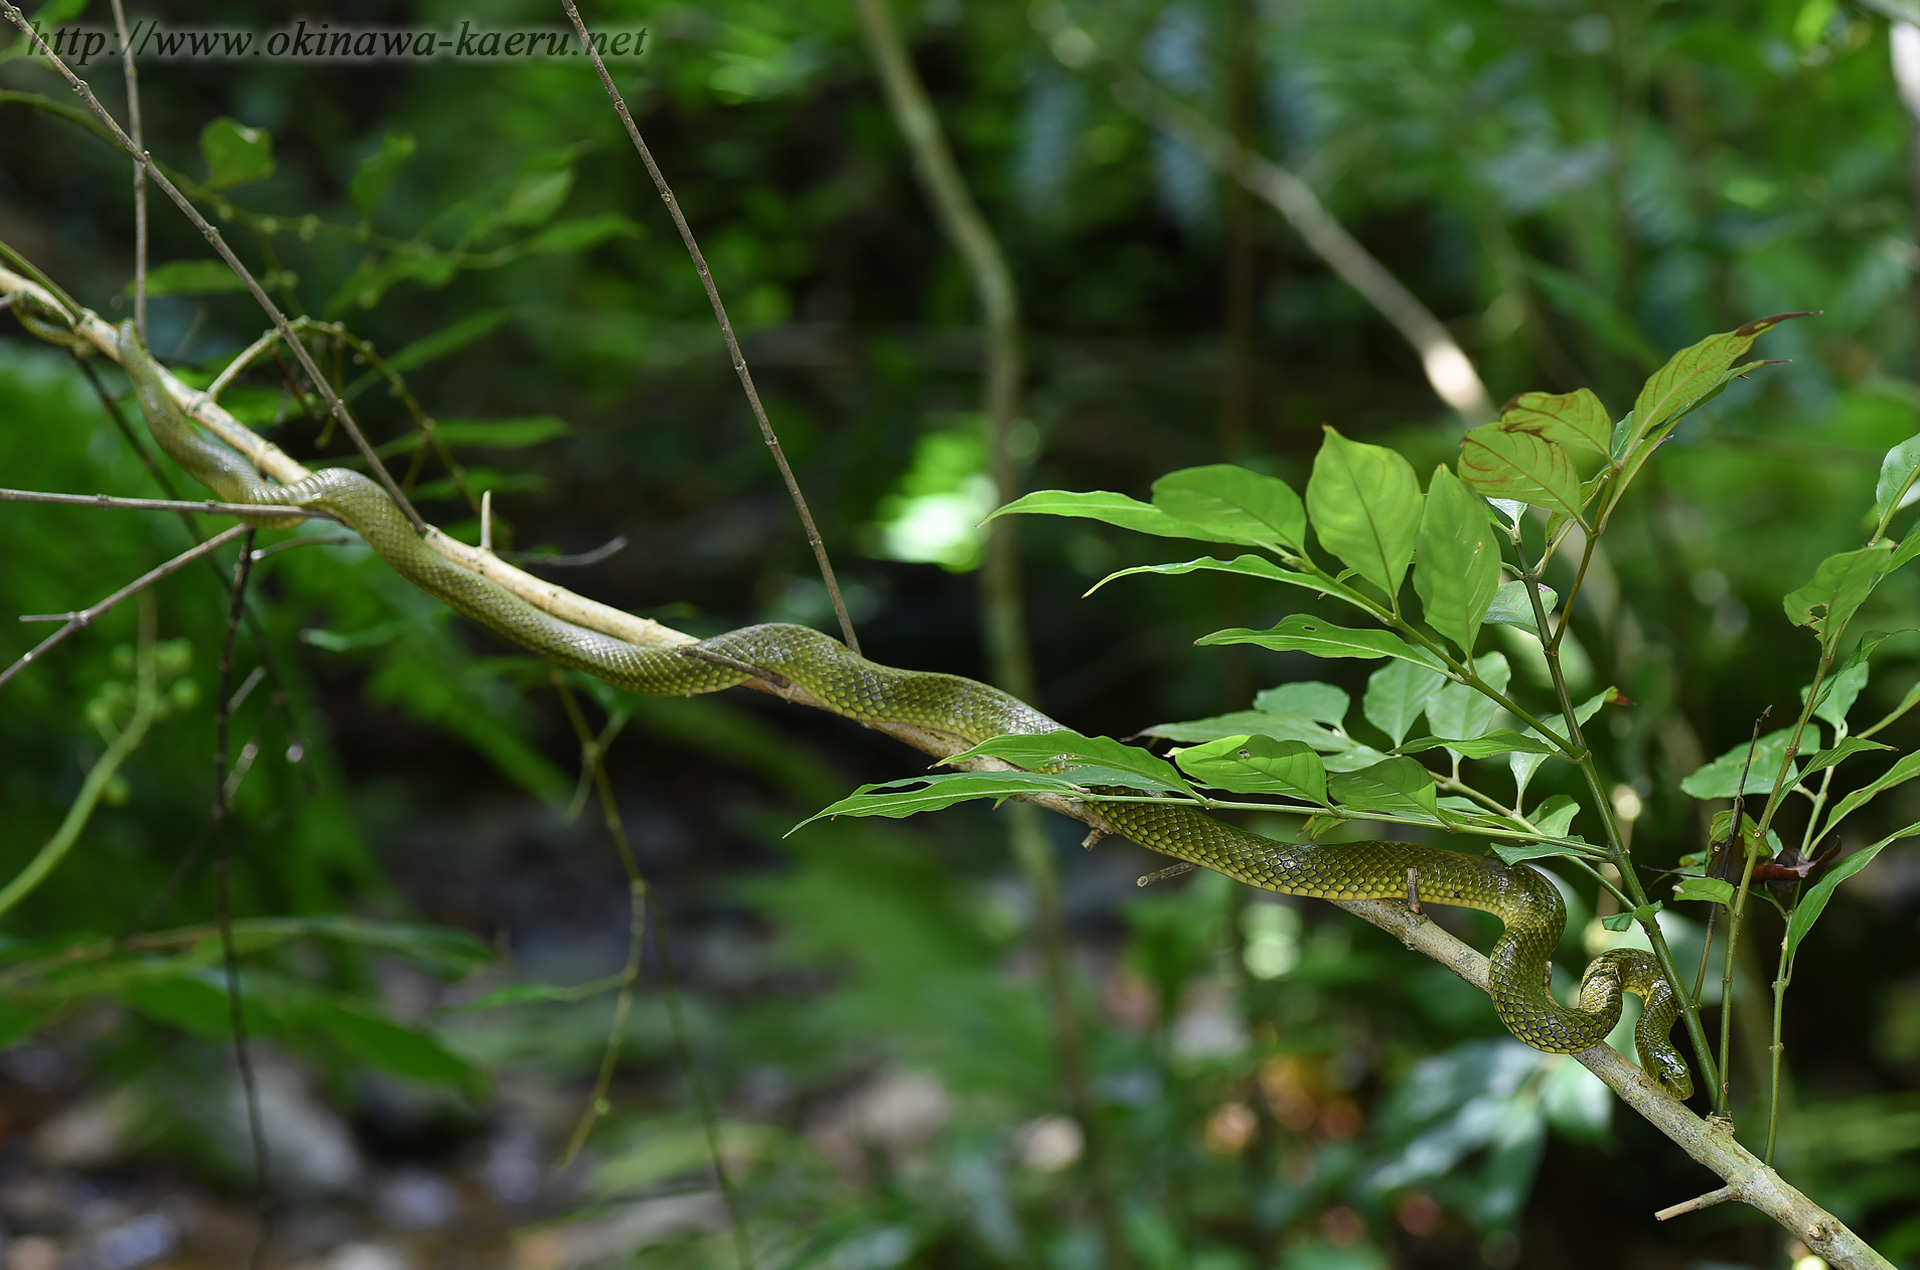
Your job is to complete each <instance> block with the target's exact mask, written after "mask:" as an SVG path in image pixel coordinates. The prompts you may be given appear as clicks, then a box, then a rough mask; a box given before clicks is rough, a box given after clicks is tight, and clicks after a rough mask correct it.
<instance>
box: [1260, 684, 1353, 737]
mask: <svg viewBox="0 0 1920 1270" xmlns="http://www.w3.org/2000/svg"><path fill="white" fill-rule="evenodd" d="M1352 704H1353V698H1352V697H1349V696H1348V695H1347V693H1346V690H1345V689H1343V688H1336V687H1334V686H1333V685H1332V684H1323V683H1320V682H1318V681H1317V680H1313V679H1301V680H1298V681H1296V682H1294V683H1290V684H1281V685H1279V686H1278V687H1275V688H1268V689H1265V690H1264V691H1261V692H1258V693H1255V694H1254V698H1253V708H1254V709H1255V710H1265V711H1271V712H1272V713H1274V714H1303V715H1305V716H1306V717H1307V718H1309V719H1312V720H1314V721H1315V722H1318V723H1328V724H1332V725H1333V726H1334V727H1336V728H1337V727H1339V726H1340V725H1341V724H1343V723H1345V722H1346V719H1347V710H1348V708H1349V707H1351V706H1352Z"/></svg>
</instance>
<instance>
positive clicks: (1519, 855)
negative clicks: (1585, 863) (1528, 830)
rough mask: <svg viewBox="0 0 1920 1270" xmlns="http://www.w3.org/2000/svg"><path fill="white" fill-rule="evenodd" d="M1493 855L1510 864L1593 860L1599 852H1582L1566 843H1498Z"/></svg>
mask: <svg viewBox="0 0 1920 1270" xmlns="http://www.w3.org/2000/svg"><path fill="white" fill-rule="evenodd" d="M1493 853H1494V854H1495V855H1497V856H1499V857H1500V858H1501V859H1502V860H1505V861H1506V862H1507V863H1508V864H1521V863H1523V862H1525V861H1527V860H1591V859H1593V858H1594V857H1595V856H1596V855H1598V854H1600V853H1599V852H1598V851H1597V850H1585V851H1583V850H1581V849H1580V848H1579V847H1575V846H1571V845H1569V844H1567V843H1564V842H1496V843H1494V844H1493Z"/></svg>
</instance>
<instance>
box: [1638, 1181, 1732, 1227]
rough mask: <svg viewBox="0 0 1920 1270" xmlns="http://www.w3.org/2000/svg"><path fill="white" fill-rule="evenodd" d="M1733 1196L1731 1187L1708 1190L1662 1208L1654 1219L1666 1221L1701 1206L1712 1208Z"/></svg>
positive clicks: (1699, 1208)
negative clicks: (1681, 1202) (1680, 1202)
mask: <svg viewBox="0 0 1920 1270" xmlns="http://www.w3.org/2000/svg"><path fill="white" fill-rule="evenodd" d="M1732 1198H1734V1193H1733V1188H1732V1187H1731V1186H1723V1187H1721V1188H1720V1189H1719V1190H1717V1191H1708V1192H1707V1193H1706V1194H1705V1195H1696V1196H1694V1197H1693V1198H1692V1199H1690V1200H1688V1201H1686V1202H1685V1203H1684V1204H1675V1205H1673V1206H1672V1207H1671V1208H1663V1209H1661V1210H1660V1211H1659V1212H1657V1213H1655V1214H1654V1215H1653V1219H1654V1220H1655V1221H1668V1220H1671V1219H1672V1218H1675V1217H1678V1216H1680V1215H1681V1214H1682V1213H1697V1212H1699V1211H1700V1210H1701V1209H1703V1208H1712V1207H1713V1206H1714V1205H1715V1204H1724V1203H1726V1202H1727V1201H1728V1200H1730V1199H1732Z"/></svg>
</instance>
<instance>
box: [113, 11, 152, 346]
mask: <svg viewBox="0 0 1920 1270" xmlns="http://www.w3.org/2000/svg"><path fill="white" fill-rule="evenodd" d="M113 29H114V33H115V34H116V35H118V36H119V37H120V66H121V73H122V74H123V75H124V76H125V77H126V81H127V127H128V129H129V131H130V132H131V133H132V136H133V145H134V148H135V149H136V150H144V149H146V141H145V140H144V137H145V130H144V128H143V127H142V125H141V122H140V73H139V71H138V70H136V69H135V68H134V64H133V41H132V40H131V39H130V38H128V36H127V10H126V6H125V5H124V4H122V3H121V0H113ZM133 327H134V330H135V331H137V332H138V333H139V335H140V342H141V343H142V344H145V343H146V342H147V169H146V167H145V166H144V165H142V164H141V163H140V162H139V161H137V160H136V161H135V162H134V165H133Z"/></svg>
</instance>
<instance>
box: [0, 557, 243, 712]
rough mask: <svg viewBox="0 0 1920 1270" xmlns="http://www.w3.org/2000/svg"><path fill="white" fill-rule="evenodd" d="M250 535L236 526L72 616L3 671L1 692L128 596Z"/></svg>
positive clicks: (0, 673) (0, 676) (0, 672)
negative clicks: (63, 642)
mask: <svg viewBox="0 0 1920 1270" xmlns="http://www.w3.org/2000/svg"><path fill="white" fill-rule="evenodd" d="M250 532H252V531H251V529H250V527H249V526H246V525H235V526H234V527H233V528H231V529H229V530H227V531H226V532H225V533H223V534H219V535H217V536H216V537H213V538H209V539H207V540H206V541H205V542H203V543H201V544H200V545H199V546H197V547H192V548H189V549H188V550H186V551H183V552H181V553H180V554H179V555H177V556H175V557H174V558H173V559H171V560H169V561H167V562H166V563H165V564H163V565H161V566H159V567H158V568H155V569H150V570H148V571H147V572H146V573H143V574H141V575H140V576H139V577H137V578H135V579H134V580H133V581H131V582H129V583H127V585H125V586H123V587H121V588H120V589H119V590H118V591H115V592H114V593H113V594H112V595H109V596H108V597H107V598H106V599H104V600H102V601H100V602H99V603H98V604H96V605H94V606H93V607H92V608H87V609H82V610H80V611H79V612H78V613H75V614H74V615H73V616H72V617H71V618H69V619H67V623H66V625H64V626H62V627H61V628H60V629H59V630H57V631H55V632H54V633H53V634H51V635H49V636H47V637H46V638H45V639H43V640H41V641H40V642H39V643H38V644H36V645H34V646H33V647H32V648H31V649H29V650H28V651H27V652H25V653H22V654H21V655H20V660H18V661H16V662H14V663H13V665H11V666H9V667H7V668H6V669H5V670H4V671H0V688H4V687H6V685H7V681H8V680H10V679H12V678H13V677H14V676H15V675H17V674H19V673H20V672H21V671H22V670H24V669H26V668H27V667H28V666H30V665H32V664H33V663H34V662H36V661H38V660H40V658H42V657H44V656H46V654H47V653H48V651H49V650H51V649H52V648H53V647H54V645H56V644H59V643H61V642H62V641H64V640H65V639H66V638H67V636H69V635H71V634H73V633H74V632H75V631H77V630H82V629H84V628H85V627H88V626H91V625H93V624H94V623H95V622H96V621H98V620H99V619H100V617H101V615H102V614H104V613H105V612H107V610H109V609H111V608H112V607H113V606H114V605H116V604H118V603H120V601H122V600H124V599H126V598H127V597H128V596H130V595H135V594H138V593H139V592H140V591H143V590H145V589H146V588H147V587H150V586H152V585H153V584H154V583H156V582H158V581H160V579H162V578H164V577H167V576H168V575H170V574H173V573H177V572H179V571H180V570H181V569H182V568H184V567H185V566H186V565H188V564H190V563H192V562H193V561H195V560H198V559H199V558H200V557H201V556H204V555H206V554H207V553H208V552H210V551H215V550H218V549H219V548H221V547H224V546H225V545H226V544H228V543H230V542H232V541H233V540H234V539H235V538H238V537H239V536H240V535H241V534H244V533H250Z"/></svg>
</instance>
